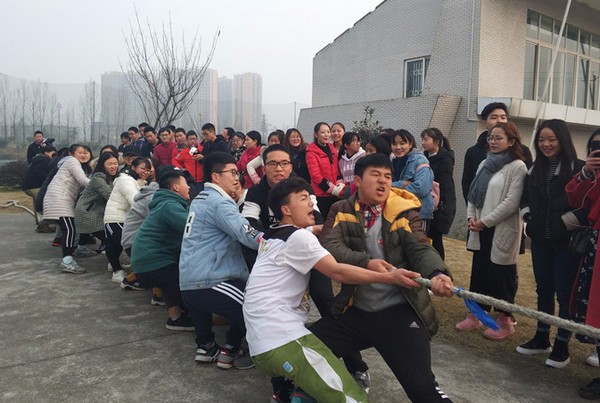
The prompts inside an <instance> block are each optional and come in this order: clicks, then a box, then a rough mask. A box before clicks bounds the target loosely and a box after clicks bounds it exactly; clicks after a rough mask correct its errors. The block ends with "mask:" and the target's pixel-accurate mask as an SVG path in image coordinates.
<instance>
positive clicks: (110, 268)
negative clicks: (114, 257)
mask: <svg viewBox="0 0 600 403" xmlns="http://www.w3.org/2000/svg"><path fill="white" fill-rule="evenodd" d="M106 270H108V271H113V268H112V265H111V264H110V263H109V264H108V265H107V266H106Z"/></svg>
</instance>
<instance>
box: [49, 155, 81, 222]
mask: <svg viewBox="0 0 600 403" xmlns="http://www.w3.org/2000/svg"><path fill="white" fill-rule="evenodd" d="M89 181H90V179H89V178H88V177H87V176H85V172H84V171H83V169H82V168H81V163H80V162H79V160H78V159H77V158H75V157H72V156H70V155H69V156H67V157H65V158H63V159H62V160H60V162H59V163H58V171H57V172H56V175H55V176H54V178H53V179H52V182H50V184H49V185H48V191H47V192H46V195H45V196H44V219H46V220H58V219H59V218H60V217H75V204H76V203H77V198H78V197H79V193H80V192H81V190H82V189H83V188H84V187H85V186H86V185H87V184H88V182H89Z"/></svg>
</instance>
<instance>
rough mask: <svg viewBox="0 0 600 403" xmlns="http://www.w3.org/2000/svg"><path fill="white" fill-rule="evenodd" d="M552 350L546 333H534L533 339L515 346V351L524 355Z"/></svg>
mask: <svg viewBox="0 0 600 403" xmlns="http://www.w3.org/2000/svg"><path fill="white" fill-rule="evenodd" d="M550 351H552V345H551V344H550V337H549V335H548V333H543V334H542V333H536V334H535V336H534V337H533V339H531V340H529V341H528V342H527V343H525V344H521V345H520V346H519V347H517V353H521V354H525V355H534V354H548V353H549V352H550Z"/></svg>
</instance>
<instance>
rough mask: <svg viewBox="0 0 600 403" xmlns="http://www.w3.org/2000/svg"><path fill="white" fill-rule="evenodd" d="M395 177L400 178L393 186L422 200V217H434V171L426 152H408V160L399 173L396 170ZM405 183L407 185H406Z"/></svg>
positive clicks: (427, 218)
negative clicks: (432, 193)
mask: <svg viewBox="0 0 600 403" xmlns="http://www.w3.org/2000/svg"><path fill="white" fill-rule="evenodd" d="M394 178H398V179H397V180H396V181H394V182H392V186H393V187H397V188H401V189H406V190H408V191H409V192H411V193H413V194H414V195H415V196H417V197H418V198H419V200H420V201H421V219H422V220H430V219H432V218H433V197H432V196H431V189H432V187H433V171H432V170H431V167H430V166H429V160H428V159H427V157H426V156H425V154H423V152H422V151H421V150H414V149H413V150H411V151H410V152H409V153H408V160H407V161H406V165H405V166H404V169H402V172H400V174H399V175H397V174H396V172H394ZM407 182H408V183H407ZM405 183H406V185H404V184H405Z"/></svg>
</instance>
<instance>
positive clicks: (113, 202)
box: [104, 173, 146, 224]
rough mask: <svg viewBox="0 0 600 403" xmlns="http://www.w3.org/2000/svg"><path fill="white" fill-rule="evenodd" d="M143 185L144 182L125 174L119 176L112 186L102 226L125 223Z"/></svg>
mask: <svg viewBox="0 0 600 403" xmlns="http://www.w3.org/2000/svg"><path fill="white" fill-rule="evenodd" d="M145 183H146V181H145V180H143V179H138V180H136V179H134V178H133V177H132V176H130V175H128V174H126V173H121V174H119V176H117V179H115V182H114V184H113V190H112V193H111V194H110V198H109V199H108V201H107V202H106V210H105V211H104V224H109V223H121V222H125V217H127V213H128V212H129V210H130V209H131V206H133V202H134V198H135V195H136V194H138V192H139V191H140V188H141V187H142V186H143V185H144V184H145Z"/></svg>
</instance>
